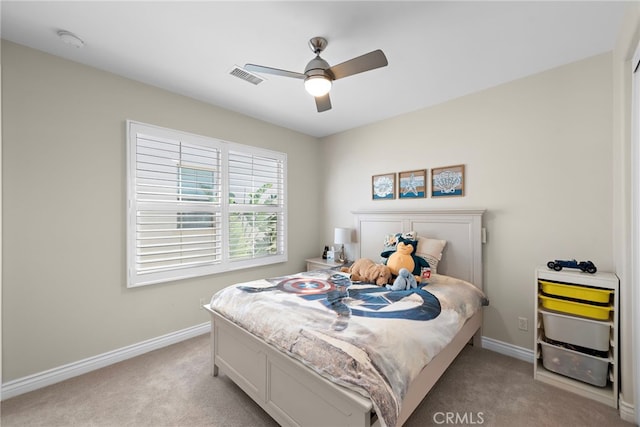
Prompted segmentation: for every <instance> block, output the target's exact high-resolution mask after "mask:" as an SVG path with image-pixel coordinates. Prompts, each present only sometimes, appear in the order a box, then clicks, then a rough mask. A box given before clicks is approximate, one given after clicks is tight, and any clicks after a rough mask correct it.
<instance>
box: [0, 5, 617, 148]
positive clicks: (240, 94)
mask: <svg viewBox="0 0 640 427" xmlns="http://www.w3.org/2000/svg"><path fill="white" fill-rule="evenodd" d="M624 6H625V4H624V2H613V1H604V2H594V1H587V2H578V1H536V2H523V1H512V2H504V1H501V2H485V1H471V2H451V1H440V2H437V1H411V2H396V1H375V2H365V1H353V2H347V1H340V2H337V1H336V2H325V1H320V2H311V1H284V2H267V1H248V2H246V1H234V2H231V1H228V2H221V1H208V2H189V1H176V2H168V1H153V2H151V1H134V2H125V1H116V2H98V1H73V2H61V1H45V2H35V1H7V0H3V1H2V3H1V13H2V22H1V25H2V26H1V34H2V38H4V39H7V40H10V41H13V42H16V43H19V44H23V45H26V46H30V47H33V48H35V49H39V50H42V51H45V52H49V53H52V54H54V55H57V56H61V57H63V58H67V59H70V60H72V61H77V62H80V63H83V64H87V65H90V66H93V67H96V68H100V69H103V70H107V71H110V72H113V73H115V74H119V75H122V76H125V77H128V78H131V79H134V80H138V81H141V82H145V83H148V84H151V85H154V86H158V87H161V88H164V89H167V90H170V91H172V92H176V93H180V94H184V95H187V96H190V97H193V98H196V99H199V100H201V101H204V102H207V103H210V104H214V105H217V106H220V107H223V108H226V109H229V110H233V111H237V112H240V113H242V114H246V115H248V116H251V117H255V118H258V119H261V120H264V121H267V122H270V123H274V124H277V125H280V126H284V127H287V128H290V129H293V130H296V131H300V132H303V133H305V134H309V135H312V136H317V137H321V136H325V135H330V134H333V133H336V132H340V131H344V130H347V129H351V128H354V127H358V126H362V125H365V124H368V123H372V122H375V121H378V120H382V119H385V118H389V117H393V116H397V115H399V114H403V113H406V112H410V111H414V110H417V109H421V108H424V107H428V106H432V105H435V104H439V103H442V102H444V101H447V100H449V99H453V98H457V97H460V96H463V95H466V94H469V93H473V92H476V91H479V90H482V89H486V88H489V87H492V86H496V85H499V84H502V83H505V82H508V81H512V80H515V79H518V78H521V77H524V76H527V75H530V74H534V73H538V72H540V71H544V70H547V69H550V68H553V67H556V66H559V65H562V64H566V63H569V62H573V61H576V60H580V59H583V58H586V57H589V56H592V55H596V54H599V53H603V52H607V51H610V50H612V49H613V47H614V44H615V39H616V36H617V30H618V29H619V26H620V23H621V20H622V15H623V10H624ZM58 30H67V31H70V32H73V33H75V34H76V35H78V36H79V37H80V38H81V39H83V40H84V42H85V46H84V47H83V48H80V49H78V48H75V47H72V46H70V45H67V44H64V43H62V42H61V40H60V39H59V38H58V37H57V35H56V33H57V31H58ZM314 36H323V37H325V38H326V39H327V40H328V41H329V45H328V47H327V49H326V50H325V51H324V52H323V53H322V57H323V58H324V59H325V60H327V62H329V64H331V65H335V64H338V63H340V62H343V61H346V60H348V59H351V58H353V57H355V56H359V55H361V54H364V53H367V52H370V51H372V50H375V49H382V50H383V51H384V52H385V54H386V56H387V58H388V61H389V65H388V66H387V67H384V68H379V69H377V70H373V71H369V72H366V73H362V74H358V75H354V76H351V77H348V78H345V79H341V80H338V81H336V82H334V85H333V88H332V90H331V101H332V104H333V109H331V110H329V111H326V112H323V113H318V112H317V111H316V107H315V103H314V100H313V98H312V97H311V95H309V94H307V93H306V92H305V90H304V87H303V82H302V81H301V80H296V79H291V78H285V77H279V76H273V75H264V76H263V77H266V79H267V80H266V81H264V82H262V83H261V84H259V85H257V86H254V85H252V84H250V83H248V82H246V81H244V80H241V79H239V78H237V77H234V76H232V75H230V74H229V72H230V71H231V69H232V68H233V66H234V65H239V66H244V64H246V63H255V64H260V65H266V66H270V67H275V68H281V69H286V70H291V71H296V72H303V71H304V67H305V65H306V64H307V62H308V61H309V60H311V59H312V58H313V54H312V52H311V50H310V49H309V47H308V45H307V43H308V40H309V39H310V38H311V37H314Z"/></svg>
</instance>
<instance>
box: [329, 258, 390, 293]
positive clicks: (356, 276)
mask: <svg viewBox="0 0 640 427" xmlns="http://www.w3.org/2000/svg"><path fill="white" fill-rule="evenodd" d="M340 271H342V272H344V273H351V280H352V281H354V282H366V283H375V284H376V285H378V286H384V285H386V284H387V283H391V271H390V270H389V267H387V266H386V265H384V264H376V263H375V262H373V261H371V260H370V259H368V258H360V259H357V260H356V261H355V262H354V263H353V264H351V267H348V268H347V267H342V268H341V269H340Z"/></svg>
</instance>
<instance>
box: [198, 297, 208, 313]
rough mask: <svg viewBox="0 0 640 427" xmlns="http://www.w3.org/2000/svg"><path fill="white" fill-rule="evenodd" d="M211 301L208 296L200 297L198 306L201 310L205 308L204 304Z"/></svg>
mask: <svg viewBox="0 0 640 427" xmlns="http://www.w3.org/2000/svg"><path fill="white" fill-rule="evenodd" d="M208 302H209V301H207V299H206V298H200V304H199V305H198V307H199V308H200V310H204V308H202V306H203V305H205V304H207V303H208Z"/></svg>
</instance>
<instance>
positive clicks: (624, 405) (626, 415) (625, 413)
mask: <svg viewBox="0 0 640 427" xmlns="http://www.w3.org/2000/svg"><path fill="white" fill-rule="evenodd" d="M618 407H619V408H620V418H622V419H623V420H624V421H627V422H630V423H633V424H637V423H636V409H635V406H634V405H633V403H629V402H627V401H625V400H624V396H622V393H620V397H619V399H618Z"/></svg>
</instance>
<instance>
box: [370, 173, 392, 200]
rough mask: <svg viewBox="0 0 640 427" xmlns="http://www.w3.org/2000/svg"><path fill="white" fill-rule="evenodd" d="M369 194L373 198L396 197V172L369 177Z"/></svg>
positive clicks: (387, 198) (386, 198) (385, 198)
mask: <svg viewBox="0 0 640 427" xmlns="http://www.w3.org/2000/svg"><path fill="white" fill-rule="evenodd" d="M371 195H372V197H373V200H391V199H395V198H396V174H395V173H387V174H384V175H374V176H372V177H371Z"/></svg>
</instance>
